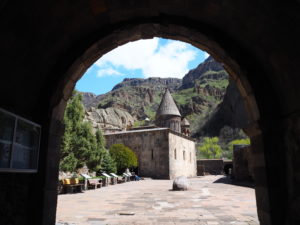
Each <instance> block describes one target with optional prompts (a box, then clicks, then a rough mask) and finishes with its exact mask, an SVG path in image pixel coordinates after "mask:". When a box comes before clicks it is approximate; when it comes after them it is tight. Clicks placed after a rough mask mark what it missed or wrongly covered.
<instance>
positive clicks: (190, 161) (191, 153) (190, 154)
mask: <svg viewBox="0 0 300 225" xmlns="http://www.w3.org/2000/svg"><path fill="white" fill-rule="evenodd" d="M191 162H192V153H191V152H190V163H191Z"/></svg>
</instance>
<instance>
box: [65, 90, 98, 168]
mask: <svg viewBox="0 0 300 225" xmlns="http://www.w3.org/2000/svg"><path fill="white" fill-rule="evenodd" d="M81 101H82V96H81V95H80V94H79V93H78V92H76V91H74V93H73V96H72V97H71V98H70V100H69V101H68V104H67V107H66V110H65V115H64V125H65V133H64V135H63V137H62V146H61V154H60V169H61V170H63V171H69V172H74V171H75V170H76V169H78V168H81V167H83V166H84V165H87V166H88V168H89V169H91V170H95V171H96V170H98V169H99V168H100V164H101V153H100V150H98V149H97V148H98V146H99V145H100V144H98V142H97V140H96V137H95V135H94V134H93V130H92V126H91V124H90V123H88V122H83V118H84V108H83V105H82V102H81Z"/></svg>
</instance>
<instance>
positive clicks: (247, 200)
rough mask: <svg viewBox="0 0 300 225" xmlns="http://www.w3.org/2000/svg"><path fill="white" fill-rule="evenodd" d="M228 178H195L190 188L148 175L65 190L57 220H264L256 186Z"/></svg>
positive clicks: (86, 223) (85, 224) (64, 223)
mask: <svg viewBox="0 0 300 225" xmlns="http://www.w3.org/2000/svg"><path fill="white" fill-rule="evenodd" d="M226 180H227V178H225V177H223V176H205V177H198V178H192V179H189V181H190V183H191V188H190V190H189V191H171V190H170V189H171V187H172V181H170V180H142V181H136V182H135V181H133V182H129V183H124V184H118V185H114V186H109V187H105V188H101V189H97V190H89V191H86V192H85V193H79V194H66V195H59V196H58V205H57V225H100V224H101V225H103V224H143V225H144V224H145V225H147V224H163V225H168V224H201V225H202V224H203V225H204V224H205V225H215V224H224V225H225V224H228V225H229V224H230V225H232V224H233V225H244V224H248V225H254V224H259V222H258V219H257V212H256V202H255V193H254V189H253V188H249V187H242V186H237V185H232V184H228V183H226ZM223 181H225V183H224V182H223ZM122 214H133V215H122Z"/></svg>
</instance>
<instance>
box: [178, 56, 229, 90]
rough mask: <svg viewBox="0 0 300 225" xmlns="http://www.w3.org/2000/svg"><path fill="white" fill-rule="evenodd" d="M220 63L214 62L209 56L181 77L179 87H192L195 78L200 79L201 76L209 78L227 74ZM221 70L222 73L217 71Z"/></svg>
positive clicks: (217, 77)
mask: <svg viewBox="0 0 300 225" xmlns="http://www.w3.org/2000/svg"><path fill="white" fill-rule="evenodd" d="M209 71H213V72H214V73H209ZM223 71H224V68H223V66H222V64H220V63H218V62H216V61H215V60H214V59H213V58H212V57H211V56H209V57H208V58H207V59H206V60H205V61H204V62H203V63H201V64H199V66H197V67H196V68H195V69H192V70H190V71H189V72H188V73H187V74H186V75H185V76H184V77H183V79H182V86H181V87H180V89H186V88H191V87H194V85H195V80H198V79H200V78H201V77H203V76H207V78H209V79H219V78H222V77H223V76H227V74H226V72H225V71H224V72H223ZM218 72H222V73H218Z"/></svg>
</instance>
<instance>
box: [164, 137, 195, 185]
mask: <svg viewBox="0 0 300 225" xmlns="http://www.w3.org/2000/svg"><path fill="white" fill-rule="evenodd" d="M169 160H170V161H169V163H170V179H174V178H175V177H177V176H187V177H195V176H196V175H197V166H196V148H195V142H194V141H192V140H190V139H188V138H185V137H182V136H181V135H178V134H174V133H173V132H170V133H169Z"/></svg>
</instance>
